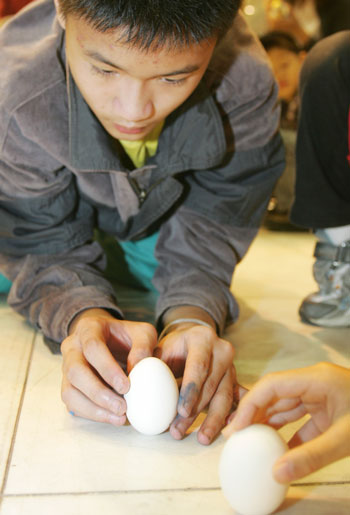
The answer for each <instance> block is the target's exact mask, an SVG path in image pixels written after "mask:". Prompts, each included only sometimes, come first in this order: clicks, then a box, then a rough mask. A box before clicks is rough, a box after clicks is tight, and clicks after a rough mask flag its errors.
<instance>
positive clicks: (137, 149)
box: [119, 121, 164, 168]
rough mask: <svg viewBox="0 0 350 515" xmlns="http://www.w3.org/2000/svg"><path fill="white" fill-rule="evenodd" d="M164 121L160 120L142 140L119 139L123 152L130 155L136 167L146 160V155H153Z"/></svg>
mask: <svg viewBox="0 0 350 515" xmlns="http://www.w3.org/2000/svg"><path fill="white" fill-rule="evenodd" d="M163 125H164V121H162V122H160V123H159V124H158V125H156V127H155V128H154V129H153V130H152V131H151V132H150V133H149V134H147V136H146V137H145V138H144V139H142V140H137V141H128V140H124V139H123V140H122V139H120V140H119V141H120V143H121V145H122V146H123V148H124V150H125V152H126V153H127V154H128V156H129V157H130V159H131V161H132V162H133V163H134V165H135V166H136V168H140V167H141V166H143V165H144V164H145V162H146V159H147V158H148V157H151V156H154V155H155V153H156V152H157V147H158V140H159V136H160V133H161V132H162V129H163Z"/></svg>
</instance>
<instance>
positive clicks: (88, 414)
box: [61, 378, 126, 427]
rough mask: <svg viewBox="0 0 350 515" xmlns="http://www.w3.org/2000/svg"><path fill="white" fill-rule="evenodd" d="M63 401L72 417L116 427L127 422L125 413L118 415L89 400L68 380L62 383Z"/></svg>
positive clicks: (64, 379)
mask: <svg viewBox="0 0 350 515" xmlns="http://www.w3.org/2000/svg"><path fill="white" fill-rule="evenodd" d="M61 395H62V400H63V401H64V403H65V405H66V408H67V411H69V413H70V414H71V415H74V416H77V417H82V418H87V419H89V420H94V421H95V422H104V423H107V424H112V425H114V426H117V427H118V426H122V425H124V424H125V422H126V415H125V413H124V414H122V415H117V414H116V413H115V412H112V411H110V410H109V409H106V408H103V407H101V406H98V405H97V404H95V403H94V402H92V401H91V400H90V399H88V398H87V397H86V396H85V395H84V394H83V393H81V391H79V390H77V389H76V388H75V387H74V386H72V385H71V384H70V383H69V382H68V380H67V379H66V378H63V381H62V393H61Z"/></svg>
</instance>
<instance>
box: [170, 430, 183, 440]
mask: <svg viewBox="0 0 350 515" xmlns="http://www.w3.org/2000/svg"><path fill="white" fill-rule="evenodd" d="M171 435H172V436H173V438H175V440H181V439H182V436H183V435H182V433H181V431H179V429H178V428H177V427H172V428H171Z"/></svg>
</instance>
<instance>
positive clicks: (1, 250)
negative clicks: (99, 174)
mask: <svg viewBox="0 0 350 515" xmlns="http://www.w3.org/2000/svg"><path fill="white" fill-rule="evenodd" d="M12 147H13V148H18V150H17V152H15V151H13V152H12V155H13V156H14V157H13V158H12V159H10V155H11V149H12ZM22 154H23V155H22ZM33 155H40V156H42V158H43V159H44V157H43V156H45V152H44V151H43V150H42V149H39V148H36V147H35V145H34V143H32V144H31V145H30V142H29V141H28V139H27V138H22V140H21V138H20V131H19V129H18V127H17V126H16V124H15V123H14V122H12V126H10V129H9V130H8V133H7V137H6V141H5V142H4V143H3V145H2V147H1V158H0V273H2V274H4V275H5V276H6V277H7V278H8V279H10V281H12V288H11V290H10V293H9V295H8V303H9V305H10V306H11V307H12V308H14V309H15V310H16V311H17V312H19V313H20V314H22V315H23V316H25V317H26V318H27V319H28V320H29V322H30V323H31V324H32V325H33V326H34V327H36V328H38V329H40V330H42V332H43V333H44V334H45V335H46V336H47V337H49V338H50V339H52V340H54V341H57V342H61V341H62V340H63V339H64V338H65V337H66V336H67V331H68V327H69V323H70V322H71V320H72V319H73V318H74V316H75V315H77V314H78V313H79V312H80V311H82V310H84V309H87V308H90V307H101V308H105V309H108V310H110V311H111V312H112V313H113V314H114V316H116V317H117V318H122V313H121V311H120V310H119V309H118V307H117V305H116V300H115V298H114V293H113V288H112V286H111V285H110V284H109V282H108V281H107V280H106V279H104V278H103V274H102V269H103V267H104V254H103V252H102V249H101V247H100V246H99V245H98V243H96V242H93V241H92V239H93V221H94V211H93V208H92V207H91V205H89V204H88V203H87V202H85V201H84V199H82V198H81V196H80V195H79V194H78V192H77V190H76V185H75V180H74V176H73V174H72V173H71V172H70V171H69V170H67V169H66V168H64V167H62V166H57V168H56V169H55V167H54V165H55V163H54V160H53V159H52V158H50V156H46V162H45V166H44V165H43V167H42V169H34V168H33V166H32V165H34V161H35V160H34V158H33V157H32V156H33ZM44 170H45V171H44Z"/></svg>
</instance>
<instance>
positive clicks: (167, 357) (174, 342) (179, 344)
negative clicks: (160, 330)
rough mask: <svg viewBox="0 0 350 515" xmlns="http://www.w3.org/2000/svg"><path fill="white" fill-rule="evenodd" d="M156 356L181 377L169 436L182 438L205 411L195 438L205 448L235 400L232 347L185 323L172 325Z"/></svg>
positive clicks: (211, 333) (210, 332)
mask: <svg viewBox="0 0 350 515" xmlns="http://www.w3.org/2000/svg"><path fill="white" fill-rule="evenodd" d="M155 355H156V356H157V357H158V358H161V359H162V360H163V361H165V362H166V363H167V364H168V366H169V367H170V368H171V369H172V371H173V373H174V374H175V376H176V377H183V380H182V385H181V389H180V398H179V404H178V415H177V417H176V418H175V420H174V421H173V423H172V424H171V426H170V433H171V435H172V436H173V437H174V438H175V439H181V438H183V437H184V435H185V432H186V430H187V429H188V428H189V427H190V425H191V424H192V423H193V421H194V420H195V419H196V418H197V416H198V415H199V413H201V411H203V410H204V409H206V408H208V412H207V415H206V418H205V420H204V421H203V423H202V425H201V427H200V429H199V432H198V436H197V437H198V441H199V442H200V443H202V444H204V445H207V444H209V443H211V442H212V440H213V439H214V438H215V436H216V435H217V434H218V433H219V432H220V430H221V429H222V427H223V426H224V425H225V423H226V419H227V416H228V415H229V413H230V412H231V411H232V406H233V404H234V402H235V400H236V399H237V397H238V386H237V383H236V374H235V369H234V366H233V355H234V351H233V347H232V345H231V344H230V343H229V342H228V341H225V340H223V339H221V338H219V337H218V336H217V334H216V332H215V330H214V329H211V328H209V327H204V326H202V325H196V324H195V323H192V322H186V323H180V324H177V325H174V327H173V328H172V330H171V332H170V333H168V334H167V335H166V336H165V337H164V338H162V340H161V341H160V343H159V346H158V347H157V348H156V350H155ZM237 401H238V399H237Z"/></svg>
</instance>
